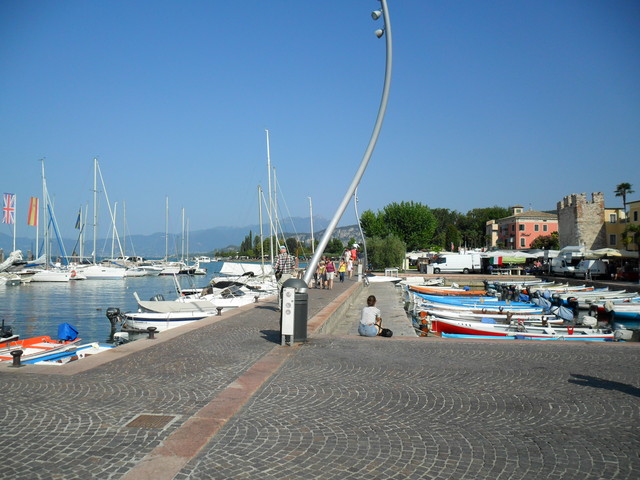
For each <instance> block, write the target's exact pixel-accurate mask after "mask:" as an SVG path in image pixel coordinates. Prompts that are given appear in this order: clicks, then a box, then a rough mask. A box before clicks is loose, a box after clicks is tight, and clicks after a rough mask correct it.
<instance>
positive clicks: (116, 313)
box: [107, 307, 122, 330]
mask: <svg viewBox="0 0 640 480" xmlns="http://www.w3.org/2000/svg"><path fill="white" fill-rule="evenodd" d="M107 318H108V319H109V321H110V322H111V328H112V329H114V330H115V328H116V324H117V323H118V322H119V321H120V320H122V316H121V315H120V309H119V308H116V307H109V308H107Z"/></svg>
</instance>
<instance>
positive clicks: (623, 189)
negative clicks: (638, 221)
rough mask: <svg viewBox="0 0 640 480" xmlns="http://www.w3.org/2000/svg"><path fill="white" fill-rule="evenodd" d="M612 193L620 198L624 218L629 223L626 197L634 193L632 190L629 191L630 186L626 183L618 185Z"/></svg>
mask: <svg viewBox="0 0 640 480" xmlns="http://www.w3.org/2000/svg"><path fill="white" fill-rule="evenodd" d="M613 193H615V194H616V197H622V204H623V205H624V216H625V219H626V222H627V223H629V218H627V195H630V194H632V193H635V192H634V191H633V190H631V184H630V183H627V182H625V183H621V184H620V185H617V186H616V189H615V191H614V192H613Z"/></svg>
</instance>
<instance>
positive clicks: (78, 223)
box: [76, 210, 82, 230]
mask: <svg viewBox="0 0 640 480" xmlns="http://www.w3.org/2000/svg"><path fill="white" fill-rule="evenodd" d="M81 213H82V210H78V219H77V220H76V230H80V214H81Z"/></svg>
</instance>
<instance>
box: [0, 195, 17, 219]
mask: <svg viewBox="0 0 640 480" xmlns="http://www.w3.org/2000/svg"><path fill="white" fill-rule="evenodd" d="M2 212H3V215H2V223H8V224H9V225H13V224H14V223H15V219H16V218H15V216H16V196H15V195H14V194H13V193H5V194H4V207H3V208H2Z"/></svg>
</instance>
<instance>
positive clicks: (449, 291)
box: [409, 285, 487, 297]
mask: <svg viewBox="0 0 640 480" xmlns="http://www.w3.org/2000/svg"><path fill="white" fill-rule="evenodd" d="M409 290H412V291H414V292H419V293H426V294H429V295H445V296H454V297H455V296H458V297H482V296H484V295H486V294H487V292H486V290H465V289H463V288H452V287H437V286H423V285H409Z"/></svg>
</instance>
